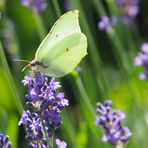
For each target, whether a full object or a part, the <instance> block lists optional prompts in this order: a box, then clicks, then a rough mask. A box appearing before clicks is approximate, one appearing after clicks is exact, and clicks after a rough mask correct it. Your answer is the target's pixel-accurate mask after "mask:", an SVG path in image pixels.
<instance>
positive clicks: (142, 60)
mask: <svg viewBox="0 0 148 148" xmlns="http://www.w3.org/2000/svg"><path fill="white" fill-rule="evenodd" d="M141 51H142V52H139V53H138V55H137V56H136V57H135V60H134V64H135V65H136V66H143V67H144V72H142V73H141V74H140V76H139V77H140V79H142V80H145V79H148V43H143V44H142V45H141Z"/></svg>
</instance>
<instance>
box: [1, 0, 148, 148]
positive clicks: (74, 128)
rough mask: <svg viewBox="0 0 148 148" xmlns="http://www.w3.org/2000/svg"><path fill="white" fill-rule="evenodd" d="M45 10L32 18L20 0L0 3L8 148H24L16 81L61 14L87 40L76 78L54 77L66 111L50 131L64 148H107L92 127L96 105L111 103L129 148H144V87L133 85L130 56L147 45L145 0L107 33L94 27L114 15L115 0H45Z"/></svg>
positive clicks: (147, 130) (21, 94) (147, 128)
mask: <svg viewBox="0 0 148 148" xmlns="http://www.w3.org/2000/svg"><path fill="white" fill-rule="evenodd" d="M46 2H47V5H48V6H47V9H46V10H45V11H44V12H43V13H41V14H39V15H38V14H35V13H33V12H32V11H31V10H30V9H29V8H26V7H24V6H22V5H21V2H20V0H13V1H12V0H0V12H1V13H0V14H1V17H0V40H1V44H0V118H1V119H0V132H4V133H6V134H8V135H9V136H10V140H11V141H12V145H13V148H17V147H18V148H25V147H27V146H26V141H25V140H24V136H25V131H24V129H23V127H18V120H19V118H20V115H21V113H22V110H23V109H26V108H27V107H26V106H25V102H26V101H27V100H26V98H25V94H26V92H27V91H26V89H25V87H23V86H22V84H21V80H22V79H23V77H24V76H25V74H26V73H27V72H28V71H29V68H27V69H26V70H25V72H23V73H22V72H21V70H22V68H23V67H24V66H25V64H24V63H16V62H13V59H16V58H17V59H25V60H29V61H30V60H32V59H34V55H35V52H36V49H37V47H38V46H39V44H40V43H41V41H42V39H43V38H44V37H45V36H46V34H47V33H48V32H49V30H50V28H51V26H52V25H53V24H54V22H55V21H56V20H57V19H58V18H59V16H61V15H62V14H63V13H65V12H67V11H68V10H73V9H78V10H79V12H80V25H81V29H82V32H84V33H85V34H86V36H87V39H88V46H89V47H88V55H87V56H86V57H85V58H84V59H83V60H82V62H81V64H80V65H79V66H80V67H81V72H80V75H75V74H69V75H67V76H66V77H64V78H60V81H61V84H62V86H63V87H62V89H63V91H64V92H65V95H66V97H67V98H68V99H69V103H70V106H69V107H67V109H65V110H64V112H63V113H62V119H63V125H62V126H61V127H60V128H59V129H58V130H57V131H56V135H58V137H59V138H61V139H64V140H65V141H66V142H67V143H68V147H70V148H90V147H93V148H97V147H100V148H109V147H111V146H110V145H109V144H107V143H103V142H102V141H101V138H102V135H103V131H102V129H101V128H99V127H97V126H96V125H95V124H94V120H95V115H96V114H95V112H96V102H104V100H106V99H110V100H112V101H113V104H114V107H115V108H120V109H121V110H123V111H124V112H125V113H126V119H125V121H124V125H125V126H128V127H129V129H130V130H131V131H132V133H133V136H132V137H131V138H130V140H129V143H128V146H127V147H129V148H139V147H141V148H148V140H147V137H148V107H147V106H148V91H147V90H148V82H147V81H142V80H139V73H140V72H141V71H143V68H137V67H135V66H134V64H133V61H134V57H135V56H136V55H137V53H138V52H139V50H140V45H141V43H143V42H148V10H147V8H148V1H147V0H140V1H139V13H138V15H137V16H136V17H135V19H134V22H133V23H132V24H131V25H125V24H123V23H122V22H120V23H117V24H116V25H115V26H114V27H112V29H111V31H100V30H99V29H98V27H97V24H98V21H99V20H100V18H101V17H102V16H120V15H121V14H122V10H121V9H120V7H118V6H117V5H116V3H115V0H81V1H80V0H47V1H46Z"/></svg>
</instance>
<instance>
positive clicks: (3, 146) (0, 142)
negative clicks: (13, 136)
mask: <svg viewBox="0 0 148 148" xmlns="http://www.w3.org/2000/svg"><path fill="white" fill-rule="evenodd" d="M0 148H11V143H10V142H9V137H8V136H5V135H4V134H2V133H0Z"/></svg>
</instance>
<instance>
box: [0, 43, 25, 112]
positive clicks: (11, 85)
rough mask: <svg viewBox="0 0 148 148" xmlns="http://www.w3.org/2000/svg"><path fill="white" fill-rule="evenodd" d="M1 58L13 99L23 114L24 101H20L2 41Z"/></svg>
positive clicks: (0, 45) (0, 46) (0, 47)
mask: <svg viewBox="0 0 148 148" xmlns="http://www.w3.org/2000/svg"><path fill="white" fill-rule="evenodd" d="M0 60H1V63H2V67H3V68H4V71H5V74H6V76H7V79H8V83H9V86H10V89H11V91H12V95H13V99H14V102H15V104H16V107H17V109H18V111H19V113H20V114H22V111H23V106H22V103H21V101H20V97H19V94H18V92H17V89H16V86H15V83H14V81H13V78H12V75H11V72H10V69H9V66H8V63H7V60H6V56H5V54H4V51H3V48H2V44H1V41H0Z"/></svg>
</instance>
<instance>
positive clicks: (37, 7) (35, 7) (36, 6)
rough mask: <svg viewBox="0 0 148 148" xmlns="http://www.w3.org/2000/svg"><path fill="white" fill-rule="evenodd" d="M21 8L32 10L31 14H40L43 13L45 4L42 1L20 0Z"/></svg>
mask: <svg viewBox="0 0 148 148" xmlns="http://www.w3.org/2000/svg"><path fill="white" fill-rule="evenodd" d="M21 3H22V5H23V6H25V7H28V8H30V9H32V11H33V12H36V13H40V12H43V11H44V10H45V9H46V7H47V4H46V3H45V1H44V0H21Z"/></svg>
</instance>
